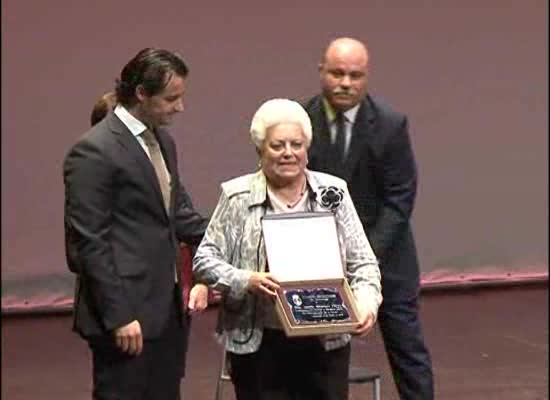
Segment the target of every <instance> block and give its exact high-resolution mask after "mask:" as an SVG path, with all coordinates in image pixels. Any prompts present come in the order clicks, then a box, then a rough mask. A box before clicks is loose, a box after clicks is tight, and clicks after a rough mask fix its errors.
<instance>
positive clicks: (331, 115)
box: [323, 97, 361, 125]
mask: <svg viewBox="0 0 550 400" xmlns="http://www.w3.org/2000/svg"><path fill="white" fill-rule="evenodd" d="M360 105H361V104H356V105H355V106H353V107H352V108H350V109H349V110H347V111H344V117H345V118H346V121H348V122H349V123H350V124H352V125H353V124H354V123H355V117H356V116H357V111H359V106H360ZM323 107H324V109H325V113H326V115H327V118H328V122H329V123H331V124H332V123H333V122H334V119H335V118H336V111H335V110H334V108H332V106H331V105H330V103H329V102H328V101H327V99H326V98H324V97H323Z"/></svg>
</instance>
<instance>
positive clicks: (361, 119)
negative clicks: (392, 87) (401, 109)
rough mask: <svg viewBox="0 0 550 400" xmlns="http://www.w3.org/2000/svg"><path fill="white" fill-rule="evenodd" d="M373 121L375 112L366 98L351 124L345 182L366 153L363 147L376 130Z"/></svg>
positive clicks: (349, 179)
mask: <svg viewBox="0 0 550 400" xmlns="http://www.w3.org/2000/svg"><path fill="white" fill-rule="evenodd" d="M375 122H376V118H375V113H374V110H373V109H372V107H371V106H370V103H369V101H368V98H367V99H365V100H363V102H362V103H361V106H360V107H359V110H358V111H357V115H356V117H355V122H354V124H353V129H352V134H351V142H350V145H349V151H348V156H347V157H346V162H345V164H344V176H345V180H346V181H347V182H350V181H351V178H352V176H353V170H354V169H355V166H356V165H357V162H358V161H359V160H360V159H361V157H366V155H367V152H366V151H364V147H365V146H368V145H369V143H372V136H373V135H374V134H375V131H376V127H375Z"/></svg>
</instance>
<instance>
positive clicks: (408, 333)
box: [378, 297, 434, 400]
mask: <svg viewBox="0 0 550 400" xmlns="http://www.w3.org/2000/svg"><path fill="white" fill-rule="evenodd" d="M378 324H379V326H380V330H381V332H382V338H383V339H384V346H385V348H386V354H387V356H388V360H389V363H390V366H391V369H392V373H393V379H394V382H395V384H396V386H397V390H398V392H399V395H400V398H401V399H402V400H432V399H433V398H434V389H433V386H434V385H433V375H432V362H431V359H430V354H429V352H428V349H427V347H426V345H425V344H424V338H423V336H422V328H421V324H420V318H419V315H418V298H417V297H414V298H412V299H408V300H406V301H400V302H391V301H390V302H387V303H386V302H385V301H384V302H383V303H382V306H381V307H380V310H379V311H378Z"/></svg>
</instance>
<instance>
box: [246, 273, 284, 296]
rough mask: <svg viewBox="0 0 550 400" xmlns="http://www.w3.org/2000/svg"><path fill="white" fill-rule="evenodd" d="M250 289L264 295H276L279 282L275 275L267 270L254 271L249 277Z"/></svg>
mask: <svg viewBox="0 0 550 400" xmlns="http://www.w3.org/2000/svg"><path fill="white" fill-rule="evenodd" d="M246 288H247V289H248V290H250V291H251V292H253V293H259V294H262V295H264V296H269V297H275V296H276V295H277V290H279V282H278V281H277V279H275V277H274V276H273V275H271V274H270V273H267V272H253V273H252V275H250V278H249V279H248V285H247V286H246Z"/></svg>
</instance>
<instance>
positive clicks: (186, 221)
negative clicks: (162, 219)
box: [175, 181, 208, 245]
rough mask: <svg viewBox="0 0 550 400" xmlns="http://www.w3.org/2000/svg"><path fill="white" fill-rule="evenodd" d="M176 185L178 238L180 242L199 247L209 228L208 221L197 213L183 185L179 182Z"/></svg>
mask: <svg viewBox="0 0 550 400" xmlns="http://www.w3.org/2000/svg"><path fill="white" fill-rule="evenodd" d="M175 185H176V187H175V193H176V205H175V219H176V236H177V238H178V240H179V241H180V242H184V243H186V244H189V245H198V244H199V243H200V241H201V240H202V237H203V236H204V232H205V231H206V227H207V226H208V219H206V218H204V217H203V216H202V215H201V214H199V213H198V212H197V211H195V209H194V208H193V204H192V203H191V198H190V197H189V194H187V192H186V191H185V188H184V187H183V185H182V184H181V183H180V182H179V181H176V182H175Z"/></svg>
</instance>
